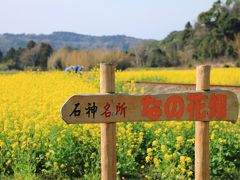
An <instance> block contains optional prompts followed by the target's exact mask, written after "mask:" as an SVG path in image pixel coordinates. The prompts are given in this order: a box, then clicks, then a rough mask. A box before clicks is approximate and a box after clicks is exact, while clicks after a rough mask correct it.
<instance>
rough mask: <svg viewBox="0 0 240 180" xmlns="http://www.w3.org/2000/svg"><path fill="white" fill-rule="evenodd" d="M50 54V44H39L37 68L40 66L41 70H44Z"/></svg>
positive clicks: (51, 51) (51, 50) (51, 49)
mask: <svg viewBox="0 0 240 180" xmlns="http://www.w3.org/2000/svg"><path fill="white" fill-rule="evenodd" d="M52 53H53V48H52V47H51V45H50V44H48V43H41V46H40V50H39V56H38V57H39V58H38V63H37V66H40V68H41V69H43V70H46V69H47V61H48V58H49V57H50V55H51V54H52Z"/></svg>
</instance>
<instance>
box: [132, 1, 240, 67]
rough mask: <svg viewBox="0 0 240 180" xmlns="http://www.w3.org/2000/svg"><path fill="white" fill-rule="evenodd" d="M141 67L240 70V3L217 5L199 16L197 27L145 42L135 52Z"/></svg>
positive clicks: (186, 28) (189, 26) (187, 26)
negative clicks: (207, 66) (218, 65)
mask: <svg viewBox="0 0 240 180" xmlns="http://www.w3.org/2000/svg"><path fill="white" fill-rule="evenodd" d="M134 52H135V55H136V56H137V57H138V61H139V65H140V66H151V67H162V66H164V67H169V66H180V65H181V66H182V65H189V66H191V65H192V64H195V63H203V62H210V63H226V62H231V63H232V64H235V65H236V66H240V0H227V1H226V2H225V3H222V2H221V1H216V2H215V3H214V4H213V6H212V7H211V8H210V9H209V10H208V11H206V12H202V13H200V14H199V16H198V18H197V21H196V23H194V24H191V23H190V22H187V23H186V25H185V28H184V30H182V31H173V32H172V33H170V34H169V35H168V36H167V37H166V38H165V39H163V40H162V41H151V42H145V43H143V44H141V45H139V46H138V47H136V48H135V49H134Z"/></svg>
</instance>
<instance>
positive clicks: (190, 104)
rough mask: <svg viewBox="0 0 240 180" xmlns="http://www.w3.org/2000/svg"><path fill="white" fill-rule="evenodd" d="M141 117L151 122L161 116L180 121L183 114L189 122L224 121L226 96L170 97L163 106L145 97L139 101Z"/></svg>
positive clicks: (197, 94) (194, 95)
mask: <svg viewBox="0 0 240 180" xmlns="http://www.w3.org/2000/svg"><path fill="white" fill-rule="evenodd" d="M141 104H142V111H141V114H142V116H143V117H148V118H149V119H150V120H152V121H156V120H158V119H159V118H160V117H161V116H162V115H165V116H166V117H167V118H168V119H177V120H178V119H181V118H182V116H183V115H184V112H187V113H188V117H187V118H188V119H189V120H204V119H205V118H206V117H207V116H208V118H209V119H211V118H212V119H214V118H217V119H225V118H226V116H227V96H226V95H225V94H210V95H207V94H203V93H193V94H190V93H189V94H187V95H186V96H185V97H183V96H179V95H172V96H169V97H168V98H167V100H166V101H165V103H164V104H163V102H162V100H161V99H157V98H154V97H153V96H150V95H147V96H145V97H143V98H142V99H141Z"/></svg>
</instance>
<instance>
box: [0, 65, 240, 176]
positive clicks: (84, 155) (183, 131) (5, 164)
mask: <svg viewBox="0 0 240 180" xmlns="http://www.w3.org/2000/svg"><path fill="white" fill-rule="evenodd" d="M130 80H132V81H141V80H144V81H161V82H184V83H195V70H164V69H160V70H129V71H123V72H120V71H119V72H116V91H117V92H118V93H123V92H124V93H126V92H127V93H130V94H135V93H144V89H138V88H137V87H135V86H134V83H132V82H131V83H123V82H124V81H130ZM211 83H212V84H229V85H240V69H236V68H235V69H234V68H232V69H213V70H212V72H211ZM92 93H93V94H94V93H99V70H98V69H93V70H92V71H90V72H82V73H81V74H74V73H63V72H19V73H13V74H0V132H1V133H0V178H1V179H2V178H16V179H24V178H25V179H38V178H39V179H45V178H51V179H56V178H66V179H70V178H81V179H100V171H101V170H100V128H99V125H98V124H91V125H88V124H85V125H76V124H75V125H67V124H65V123H64V121H63V120H62V119H61V117H60V108H61V106H62V105H63V103H64V102H65V101H66V100H67V99H68V98H69V97H70V96H72V95H73V94H92ZM210 125H211V128H210V129H211V130H210V140H211V143H210V144H211V145H210V153H211V155H210V156H211V159H210V162H211V163H210V166H211V167H210V168H211V177H212V179H237V178H239V177H240V123H239V121H238V123H236V124H231V123H228V122H221V123H219V122H211V123H210ZM117 159H118V163H117V173H118V178H119V179H193V178H194V123H191V122H182V123H179V122H174V121H171V122H155V123H146V122H145V123H140V122H139V123H118V124H117Z"/></svg>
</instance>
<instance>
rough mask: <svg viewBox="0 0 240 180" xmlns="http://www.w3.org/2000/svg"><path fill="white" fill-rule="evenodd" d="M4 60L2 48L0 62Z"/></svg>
mask: <svg viewBox="0 0 240 180" xmlns="http://www.w3.org/2000/svg"><path fill="white" fill-rule="evenodd" d="M2 60H3V53H2V51H1V50H0V62H2Z"/></svg>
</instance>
